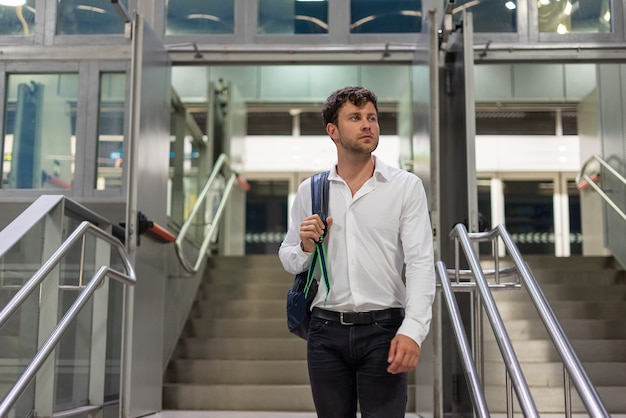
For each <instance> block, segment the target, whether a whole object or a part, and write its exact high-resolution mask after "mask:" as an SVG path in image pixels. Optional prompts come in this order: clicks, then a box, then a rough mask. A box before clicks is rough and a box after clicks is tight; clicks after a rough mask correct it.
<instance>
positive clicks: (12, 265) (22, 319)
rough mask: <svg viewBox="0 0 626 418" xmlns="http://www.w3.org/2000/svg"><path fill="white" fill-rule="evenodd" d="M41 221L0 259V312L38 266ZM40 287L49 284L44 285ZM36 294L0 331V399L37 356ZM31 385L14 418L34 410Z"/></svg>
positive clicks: (27, 414) (32, 386)
mask: <svg viewBox="0 0 626 418" xmlns="http://www.w3.org/2000/svg"><path fill="white" fill-rule="evenodd" d="M44 223H45V222H44V221H40V222H38V223H37V224H35V225H34V227H33V228H31V229H30V230H29V232H28V233H27V234H26V235H25V236H24V237H23V238H22V239H21V240H20V241H19V242H18V243H17V244H16V245H14V246H13V247H12V248H11V249H10V250H9V251H7V252H6V253H5V254H4V255H3V256H2V257H0V309H3V308H4V307H6V306H7V304H8V303H9V301H10V300H11V299H12V298H13V297H14V296H15V295H16V293H17V292H18V291H19V290H20V289H21V288H22V286H23V285H24V284H25V283H26V282H27V281H28V280H29V279H30V278H31V277H32V275H33V274H34V273H35V272H36V271H37V270H38V269H39V267H40V266H41V264H42V260H41V254H42V252H43V251H44V239H43V237H44V229H45V228H44ZM44 282H45V283H44V285H46V284H47V283H49V282H46V281H44ZM39 298H40V292H38V291H35V292H33V293H32V294H31V295H30V296H29V297H28V298H27V299H26V300H25V302H24V303H23V304H22V305H21V306H20V307H19V308H18V309H17V310H16V312H15V313H14V314H13V316H12V317H11V318H10V319H9V320H8V321H7V322H6V323H5V324H4V326H2V327H0V399H2V398H4V397H5V396H6V394H7V393H8V391H9V390H10V388H11V387H12V385H13V384H14V383H15V381H16V380H17V379H18V377H19V376H20V375H21V374H22V373H23V372H24V370H25V369H26V367H27V366H28V364H29V362H30V361H31V359H32V358H33V356H34V355H35V353H36V352H37V347H38V338H39V337H38V330H39V318H40V313H39V302H40V300H39ZM34 396H35V392H34V384H31V385H30V386H29V387H28V388H27V389H26V392H25V393H24V394H23V395H22V396H21V398H20V400H19V402H18V403H17V404H16V406H15V408H14V412H15V417H16V418H19V417H27V416H29V415H30V414H31V413H32V410H33V408H34V399H35V398H34Z"/></svg>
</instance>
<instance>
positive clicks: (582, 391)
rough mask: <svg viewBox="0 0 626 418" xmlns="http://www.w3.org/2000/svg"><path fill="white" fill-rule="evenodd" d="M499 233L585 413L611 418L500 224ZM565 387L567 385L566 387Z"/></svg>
mask: <svg viewBox="0 0 626 418" xmlns="http://www.w3.org/2000/svg"><path fill="white" fill-rule="evenodd" d="M496 229H497V230H498V235H499V237H500V238H501V239H502V241H503V242H504V245H505V247H506V249H507V251H508V252H509V254H510V255H511V258H512V259H513V261H514V263H515V265H516V266H517V268H518V269H519V272H520V276H521V279H522V281H523V284H524V286H525V287H526V290H527V291H528V294H529V296H530V299H531V300H532V301H533V303H534V304H535V307H536V308H537V312H538V313H539V316H540V318H541V320H542V322H543V324H544V326H545V327H546V330H547V331H548V334H549V335H550V338H551V339H552V342H553V343H554V346H555V348H556V350H557V352H558V353H559V356H560V357H561V360H562V361H563V366H564V367H565V370H566V372H567V374H569V376H570V379H571V380H572V381H573V382H574V386H575V387H576V390H577V391H578V394H579V396H580V398H581V400H582V402H583V404H584V405H585V407H586V408H587V412H588V413H589V414H590V416H592V417H610V415H609V413H608V412H607V410H606V408H605V406H604V404H603V403H602V400H601V399H600V396H599V395H598V392H597V391H596V388H595V387H594V386H593V384H592V383H591V380H590V379H589V376H588V375H587V372H586V371H585V369H584V367H583V366H582V364H581V362H580V360H579V359H578V357H577V356H576V353H575V351H574V349H573V348H572V345H571V344H570V341H569V339H568V338H567V336H566V335H565V332H564V331H563V328H561V324H560V323H559V321H558V320H557V318H556V315H555V314H554V311H552V308H551V307H550V304H549V303H548V301H547V299H546V297H545V295H544V294H543V292H542V291H541V289H540V287H539V285H538V284H537V280H536V279H535V276H533V274H532V272H531V271H530V268H529V267H528V265H527V264H526V263H525V262H524V259H523V258H522V255H521V253H520V252H519V250H518V249H517V246H516V245H515V243H514V242H513V239H512V238H511V236H510V235H509V234H508V233H507V231H506V229H505V228H504V226H502V225H498V226H497V227H496ZM566 386H567V385H566ZM568 395H569V394H568V393H566V394H565V396H566V398H569V396H568ZM566 407H567V409H568V410H567V411H566V416H571V405H570V404H567V403H566Z"/></svg>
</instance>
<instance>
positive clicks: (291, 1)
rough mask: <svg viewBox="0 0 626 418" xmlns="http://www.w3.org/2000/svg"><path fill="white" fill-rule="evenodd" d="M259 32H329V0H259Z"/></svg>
mask: <svg viewBox="0 0 626 418" xmlns="http://www.w3.org/2000/svg"><path fill="white" fill-rule="evenodd" d="M258 33H260V34H311V33H328V1H326V0H320V1H313V0H259V22H258Z"/></svg>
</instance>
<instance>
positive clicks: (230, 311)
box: [191, 291, 287, 321]
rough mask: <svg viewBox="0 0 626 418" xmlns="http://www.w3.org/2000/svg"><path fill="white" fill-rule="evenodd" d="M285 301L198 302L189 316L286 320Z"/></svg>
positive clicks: (239, 300)
mask: <svg viewBox="0 0 626 418" xmlns="http://www.w3.org/2000/svg"><path fill="white" fill-rule="evenodd" d="M286 297H287V291H285V299H283V300H278V299H256V298H254V299H248V300H243V299H233V300H228V301H226V302H225V303H215V302H214V301H198V302H196V303H195V304H194V307H193V309H192V312H191V315H192V317H194V318H273V319H277V318H284V319H285V321H286V320H287V319H286V318H287V316H286V315H287V307H286Z"/></svg>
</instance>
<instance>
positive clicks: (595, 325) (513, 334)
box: [484, 318, 626, 341]
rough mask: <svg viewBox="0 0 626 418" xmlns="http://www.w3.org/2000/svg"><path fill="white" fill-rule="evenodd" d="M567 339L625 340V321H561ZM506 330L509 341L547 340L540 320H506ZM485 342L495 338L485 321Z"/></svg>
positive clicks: (546, 334)
mask: <svg viewBox="0 0 626 418" xmlns="http://www.w3.org/2000/svg"><path fill="white" fill-rule="evenodd" d="M559 322H560V324H561V327H562V328H563V331H564V332H565V334H566V335H567V337H568V338H573V339H601V338H604V339H626V321H623V320H618V319H563V320H561V321H559ZM506 330H507V333H508V334H509V337H510V338H511V340H521V341H527V340H536V339H548V332H547V331H546V329H545V327H544V325H543V322H542V321H541V320H540V319H538V318H537V319H508V320H507V321H506ZM484 334H485V335H484V336H485V340H486V341H493V340H494V338H495V336H494V334H493V331H492V330H491V327H489V325H488V324H487V322H486V319H485V332H484Z"/></svg>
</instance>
